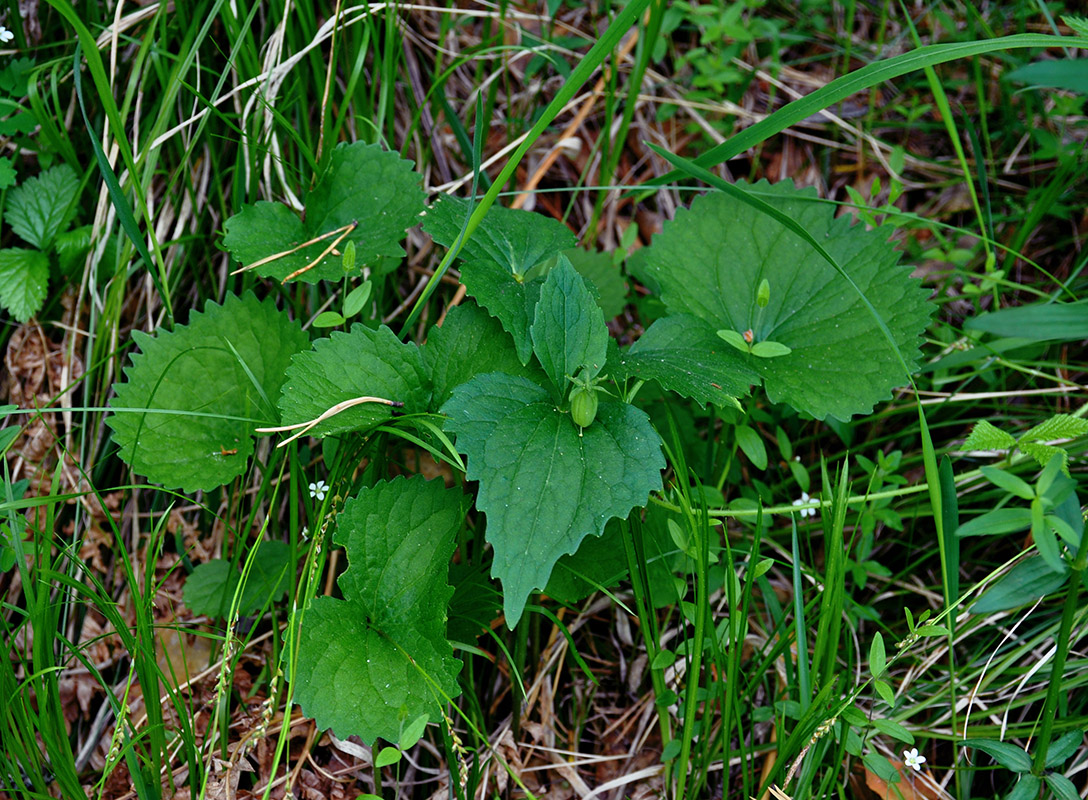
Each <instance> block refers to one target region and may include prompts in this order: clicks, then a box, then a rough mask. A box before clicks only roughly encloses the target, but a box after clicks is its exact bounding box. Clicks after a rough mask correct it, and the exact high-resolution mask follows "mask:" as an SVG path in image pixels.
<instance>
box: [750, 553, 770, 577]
mask: <svg viewBox="0 0 1088 800" xmlns="http://www.w3.org/2000/svg"><path fill="white" fill-rule="evenodd" d="M773 566H774V559H773V558H763V559H760V561H759V563H758V564H756V568H755V569H754V570H752V579H753V580H757V579H759V578H761V577H763V576H764V575H766V574H767V573H768V572H769V571H770V569H771V567H773Z"/></svg>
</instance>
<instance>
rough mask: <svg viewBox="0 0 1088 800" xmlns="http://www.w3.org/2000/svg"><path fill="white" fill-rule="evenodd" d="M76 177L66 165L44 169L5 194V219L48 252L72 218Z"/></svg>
mask: <svg viewBox="0 0 1088 800" xmlns="http://www.w3.org/2000/svg"><path fill="white" fill-rule="evenodd" d="M78 191H79V178H78V177H77V176H76V173H75V172H74V171H73V170H72V168H71V167H69V166H68V165H67V164H61V165H60V166H57V167H53V168H52V169H47V170H46V171H45V172H43V173H42V174H41V175H38V176H36V177H33V178H30V179H28V180H25V181H23V183H22V185H21V186H19V187H17V188H15V189H12V190H11V191H10V192H9V193H8V199H7V207H6V208H5V209H4V218H5V219H6V220H7V222H8V224H9V225H10V226H11V229H12V230H13V231H15V232H16V233H17V234H19V236H20V237H22V238H23V239H24V240H25V241H27V242H30V243H31V244H32V245H34V246H35V247H37V248H38V249H39V250H48V249H49V246H50V245H51V244H52V243H53V239H54V237H56V235H57V234H58V233H60V231H61V230H63V229H64V226H65V225H67V224H68V221H69V220H70V219H71V214H72V211H73V210H74V208H75V204H74V202H73V201H74V200H75V198H76V193H77V192H78Z"/></svg>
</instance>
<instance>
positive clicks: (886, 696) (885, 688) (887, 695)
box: [873, 679, 895, 706]
mask: <svg viewBox="0 0 1088 800" xmlns="http://www.w3.org/2000/svg"><path fill="white" fill-rule="evenodd" d="M873 688H875V689H876V693H877V694H878V695H880V699H881V700H883V701H884V702H885V703H887V704H888V705H890V706H894V705H895V692H893V691H892V687H890V686H889V685H888V684H887V683H885V682H884V681H882V680H879V679H877V680H874V681H873Z"/></svg>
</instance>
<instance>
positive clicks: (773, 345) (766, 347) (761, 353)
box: [752, 341, 793, 358]
mask: <svg viewBox="0 0 1088 800" xmlns="http://www.w3.org/2000/svg"><path fill="white" fill-rule="evenodd" d="M792 352H793V350H791V349H790V348H789V347H786V345H784V344H782V343H781V342H772V341H762V342H756V343H755V344H753V345H752V355H754V356H755V357H756V358H779V357H780V356H788V355H789V354H790V353H792Z"/></svg>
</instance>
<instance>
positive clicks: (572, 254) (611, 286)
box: [563, 225, 638, 320]
mask: <svg viewBox="0 0 1088 800" xmlns="http://www.w3.org/2000/svg"><path fill="white" fill-rule="evenodd" d="M631 228H634V229H635V232H636V233H637V232H638V226H636V225H632V226H631ZM628 230H630V228H629V229H628ZM563 255H564V256H566V257H567V258H569V259H570V263H571V264H572V265H574V268H575V269H576V270H578V274H579V275H581V276H582V277H583V278H585V279H586V283H588V284H590V285H592V287H593V288H594V289H596V290H597V295H598V296H597V305H599V306H600V307H601V313H603V314H604V318H605V319H606V320H607V319H612V318H613V317H615V316H617V315H618V314H620V313H622V312H623V309H624V306H626V305H627V284H626V282H624V280H623V275H622V274H621V273H620V270H619V267H617V266H616V265H615V263H613V257H612V255H611V254H609V253H598V252H595V251H594V252H589V251H587V250H583V249H582V248H580V247H572V248H570V249H569V250H564V251H563Z"/></svg>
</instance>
